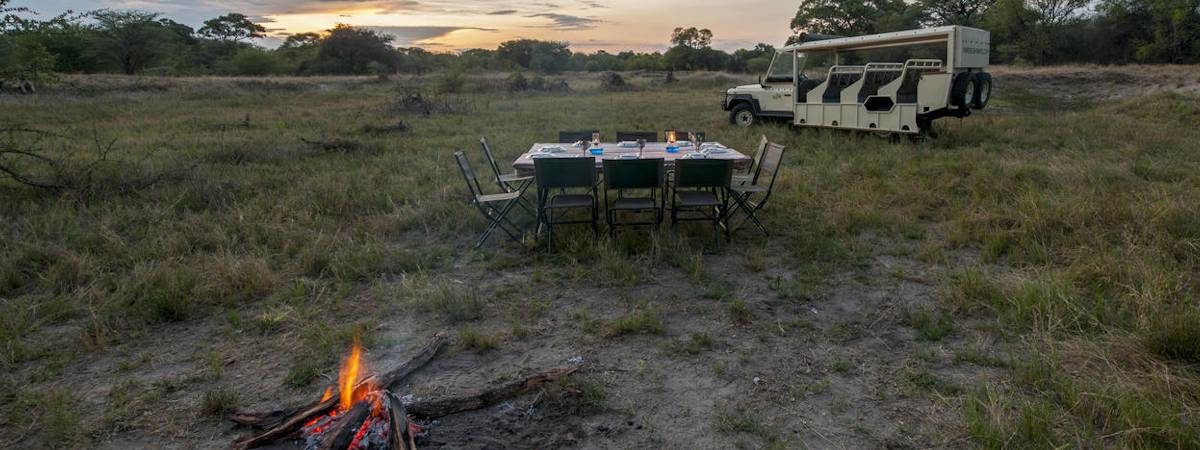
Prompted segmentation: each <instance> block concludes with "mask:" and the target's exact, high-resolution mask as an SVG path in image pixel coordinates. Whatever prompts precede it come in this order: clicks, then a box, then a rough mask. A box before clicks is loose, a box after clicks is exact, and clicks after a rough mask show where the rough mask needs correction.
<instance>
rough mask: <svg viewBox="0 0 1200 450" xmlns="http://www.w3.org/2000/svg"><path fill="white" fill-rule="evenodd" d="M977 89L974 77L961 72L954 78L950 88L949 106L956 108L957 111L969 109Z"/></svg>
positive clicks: (968, 73)
mask: <svg viewBox="0 0 1200 450" xmlns="http://www.w3.org/2000/svg"><path fill="white" fill-rule="evenodd" d="M978 91H979V89H976V86H975V75H974V74H972V73H970V72H963V73H960V74H958V75H955V76H954V85H953V86H952V87H951V88H950V104H951V105H953V106H957V107H958V109H970V108H971V102H972V101H974V100H975V93H976V92H978Z"/></svg>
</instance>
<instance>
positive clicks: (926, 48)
mask: <svg viewBox="0 0 1200 450" xmlns="http://www.w3.org/2000/svg"><path fill="white" fill-rule="evenodd" d="M990 41H991V34H990V33H988V32H987V31H984V30H980V29H975V28H968V27H962V26H945V27H938V28H927V29H921V30H910V31H898V32H893V33H883V34H873V35H868V36H857V37H842V38H833V39H823V40H816V41H809V42H804V43H800V44H796V45H789V46H787V47H784V48H783V49H781V50H779V52H777V53H776V54H775V58H774V60H773V61H772V62H771V66H770V68H769V69H768V70H767V73H766V75H765V76H763V77H762V78H761V79H760V80H759V83H758V84H751V85H746V86H738V87H735V88H732V89H729V90H728V91H726V92H725V94H724V96H723V98H722V101H721V103H722V107H723V108H724V109H725V110H726V111H729V120H730V122H731V123H733V124H736V125H740V126H751V125H754V124H755V123H757V122H759V121H760V120H762V119H765V118H781V119H785V120H790V121H791V122H792V123H794V124H795V125H797V126H801V127H824V128H839V129H848V130H863V131H871V132H879V133H887V134H888V135H890V136H892V137H894V138H899V136H901V135H910V136H914V137H915V136H919V135H932V134H933V121H934V120H935V119H938V118H941V117H966V116H968V115H970V114H971V110H978V109H983V108H985V107H987V104H988V99H989V98H990V97H991V94H992V77H991V75H989V74H988V73H987V72H986V71H985V70H986V69H987V66H988V57H989V52H990V47H991V42H990Z"/></svg>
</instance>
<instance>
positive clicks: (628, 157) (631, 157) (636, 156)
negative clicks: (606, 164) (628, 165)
mask: <svg viewBox="0 0 1200 450" xmlns="http://www.w3.org/2000/svg"><path fill="white" fill-rule="evenodd" d="M617 159H638V155H633V154H624V155H620V156H618V157H617Z"/></svg>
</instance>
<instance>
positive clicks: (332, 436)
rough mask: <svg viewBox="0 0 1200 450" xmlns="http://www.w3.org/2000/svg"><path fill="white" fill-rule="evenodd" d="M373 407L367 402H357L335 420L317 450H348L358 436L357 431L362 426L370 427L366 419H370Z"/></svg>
mask: <svg viewBox="0 0 1200 450" xmlns="http://www.w3.org/2000/svg"><path fill="white" fill-rule="evenodd" d="M372 408H374V406H373V405H372V404H371V403H368V402H358V403H356V404H354V406H353V407H351V408H350V411H347V412H346V413H345V414H342V417H340V418H338V419H337V423H336V424H334V426H333V429H331V430H329V431H326V432H325V435H324V436H322V438H321V443H320V444H317V449H318V450H334V449H337V450H342V449H347V448H350V444H353V443H354V441H355V440H356V438H357V437H358V436H359V430H360V429H361V428H362V427H364V426H370V424H371V422H370V421H369V420H367V419H370V418H371V409H372Z"/></svg>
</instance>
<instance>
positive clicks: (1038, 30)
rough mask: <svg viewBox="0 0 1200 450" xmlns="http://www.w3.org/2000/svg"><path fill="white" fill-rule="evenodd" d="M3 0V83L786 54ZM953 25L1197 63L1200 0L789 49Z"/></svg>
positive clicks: (889, 10) (876, 1)
mask: <svg viewBox="0 0 1200 450" xmlns="http://www.w3.org/2000/svg"><path fill="white" fill-rule="evenodd" d="M10 2H11V0H0V79H2V78H5V77H8V78H13V77H21V78H37V77H38V76H40V75H42V74H50V73H101V72H110V73H125V74H155V75H208V74H219V75H272V74H281V75H282V74H289V75H316V74H387V73H396V72H404V73H425V72H431V71H438V70H451V71H467V70H494V71H510V70H532V71H539V72H547V73H553V72H561V71H571V70H578V71H610V70H725V71H732V72H752V73H762V72H763V71H764V70H766V68H767V66H768V65H769V64H770V62H771V57H772V55H773V54H774V51H775V48H774V47H773V46H771V45H769V44H762V43H760V44H758V45H756V46H755V47H754V48H750V49H741V50H737V51H734V52H725V51H721V50H718V49H714V48H712V45H711V44H712V38H713V33H712V31H710V30H708V29H698V28H695V27H687V28H684V27H680V28H676V29H675V30H674V31H673V32H672V34H671V36H670V46H669V48H668V49H667V50H666V51H662V52H632V51H626V52H620V53H609V52H605V51H597V52H594V53H582V52H573V51H571V49H570V44H569V43H567V42H557V41H543V40H533V39H519V40H512V41H507V42H503V43H501V44H500V45H499V46H498V47H497V48H496V49H473V50H466V51H463V52H460V53H433V52H429V51H427V50H424V49H421V48H417V47H412V48H396V47H394V46H393V45H392V37H391V36H389V35H387V34H384V33H381V32H379V31H376V30H372V29H369V28H361V27H354V26H350V25H337V26H335V27H334V28H332V29H329V30H326V31H325V32H322V33H300V34H293V35H290V36H288V37H287V38H286V40H285V41H284V42H283V44H282V45H280V46H279V47H278V48H275V49H267V48H263V47H260V46H257V45H254V40H255V39H256V38H261V37H264V36H265V33H266V29H265V28H264V27H263V26H262V25H260V24H257V23H254V22H253V21H252V20H251V19H250V18H248V17H247V16H245V15H243V14H237V13H229V14H226V15H222V16H220V17H216V18H213V19H210V20H207V21H205V22H204V23H203V26H201V27H200V28H199V29H195V28H192V27H190V26H188V25H185V24H182V23H179V22H176V21H174V20H172V19H170V18H168V17H165V16H163V15H162V14H160V13H155V12H148V11H139V10H114V9H103V10H97V11H90V12H84V13H72V12H68V13H64V14H61V15H58V16H54V17H49V18H45V19H42V18H40V16H37V15H36V12H35V11H30V10H29V9H28V8H23V7H13V6H10ZM946 24H957V25H968V26H975V27H981V28H984V29H987V30H989V31H991V32H992V44H993V51H992V60H993V62H995V63H1029V64H1053V63H1065V62H1092V63H1133V62H1143V63H1194V62H1197V61H1200V0H1094V1H1093V0H917V1H907V0H802V1H800V3H799V8H798V11H797V13H796V16H795V17H794V19H793V20H792V23H791V27H792V29H793V31H794V35H793V36H792V38H791V39H789V41H788V43H793V42H798V41H802V40H805V39H809V38H813V37H815V36H818V35H821V36H823V35H843V36H853V35H862V34H871V33H879V32H886V31H896V30H904V29H912V28H920V27H925V26H937V25H946Z"/></svg>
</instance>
